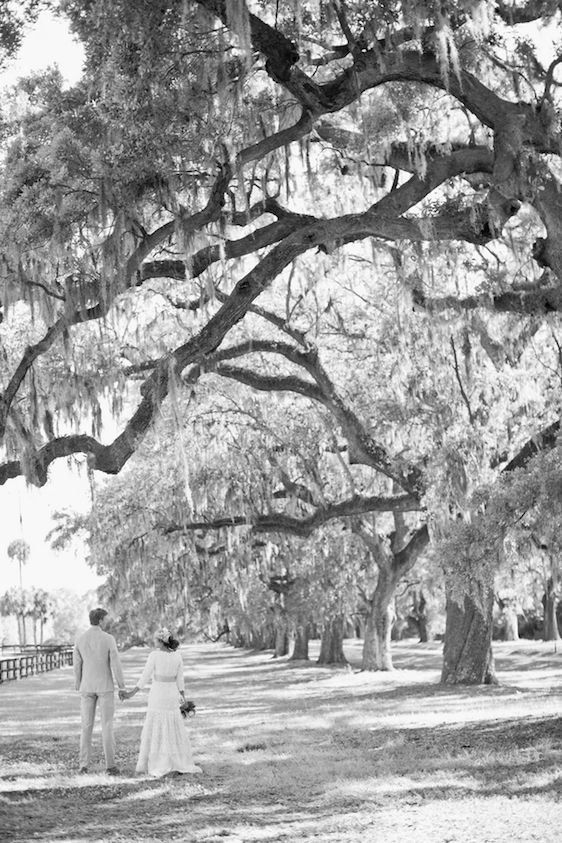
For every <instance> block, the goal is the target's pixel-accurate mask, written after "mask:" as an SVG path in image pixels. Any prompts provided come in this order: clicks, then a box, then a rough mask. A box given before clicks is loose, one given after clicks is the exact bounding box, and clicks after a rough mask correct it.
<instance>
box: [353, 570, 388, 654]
mask: <svg viewBox="0 0 562 843" xmlns="http://www.w3.org/2000/svg"><path fill="white" fill-rule="evenodd" d="M395 587H396V582H395V577H394V576H392V571H391V570H389V569H387V568H385V567H383V565H380V566H379V577H378V580H377V585H376V588H375V591H374V594H373V599H372V600H371V601H370V602H369V604H368V606H367V622H366V624H365V638H364V639H363V658H362V662H361V668H362V670H393V669H394V668H393V664H392V652H391V644H390V641H391V632H392V623H393V620H394V609H393V606H392V601H393V598H394V590H395Z"/></svg>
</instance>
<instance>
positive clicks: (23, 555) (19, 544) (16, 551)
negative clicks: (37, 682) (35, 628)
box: [7, 539, 30, 644]
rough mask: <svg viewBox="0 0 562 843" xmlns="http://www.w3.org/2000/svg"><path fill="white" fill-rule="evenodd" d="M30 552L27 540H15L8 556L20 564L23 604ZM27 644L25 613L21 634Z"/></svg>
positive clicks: (22, 640)
mask: <svg viewBox="0 0 562 843" xmlns="http://www.w3.org/2000/svg"><path fill="white" fill-rule="evenodd" d="M29 551H30V547H29V545H28V543H27V542H26V541H25V539H14V540H13V541H11V542H10V544H9V545H8V550H7V553H8V556H9V558H10V559H17V561H18V564H19V573H20V597H21V603H22V604H23V602H24V594H23V566H24V565H25V563H26V562H27V560H28V559H29ZM18 622H19V615H18ZM25 643H26V631H25V613H24V614H23V616H22V630H21V632H20V644H25Z"/></svg>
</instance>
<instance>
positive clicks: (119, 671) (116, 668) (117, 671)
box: [109, 635, 125, 691]
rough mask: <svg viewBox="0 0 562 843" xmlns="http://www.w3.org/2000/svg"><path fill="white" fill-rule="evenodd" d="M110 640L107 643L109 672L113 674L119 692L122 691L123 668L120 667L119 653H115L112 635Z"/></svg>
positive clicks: (123, 687) (115, 647) (123, 686)
mask: <svg viewBox="0 0 562 843" xmlns="http://www.w3.org/2000/svg"><path fill="white" fill-rule="evenodd" d="M110 638H111V641H110V642H109V663H110V665H111V671H112V673H113V676H114V679H115V681H116V682H117V687H118V688H119V689H120V690H122V691H124V690H125V677H124V676H123V668H122V667H121V661H120V659H119V653H118V652H117V644H116V642H115V638H114V637H113V635H111V636H110Z"/></svg>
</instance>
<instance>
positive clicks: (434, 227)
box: [0, 190, 494, 484]
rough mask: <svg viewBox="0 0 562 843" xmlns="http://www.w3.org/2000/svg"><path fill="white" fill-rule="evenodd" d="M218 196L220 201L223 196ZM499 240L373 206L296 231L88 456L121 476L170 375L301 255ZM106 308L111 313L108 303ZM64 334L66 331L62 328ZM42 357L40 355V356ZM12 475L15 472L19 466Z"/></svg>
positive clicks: (211, 211)
mask: <svg viewBox="0 0 562 843" xmlns="http://www.w3.org/2000/svg"><path fill="white" fill-rule="evenodd" d="M217 195H220V191H218V190H217ZM219 204H220V203H219ZM205 212H206V213H205ZM205 212H199V213H198V214H197V215H194V217H191V218H189V219H188V220H186V221H184V228H188V229H189V230H191V229H192V227H193V230H195V228H196V227H197V226H200V225H201V224H203V222H204V219H207V221H210V220H211V219H212V218H215V215H218V214H219V213H220V209H219V208H218V207H217V200H216V199H213V200H211V199H210V200H209V203H208V205H207V207H206V209H205ZM195 218H196V219H195ZM163 228H164V229H165V228H166V227H165V226H164V227H163ZM161 231H162V230H160V233H159V234H158V236H159V237H162V236H163V235H162V233H161ZM493 236H494V234H493V231H492V230H491V228H490V226H489V224H488V223H487V221H486V220H483V221H480V222H475V217H474V213H473V212H470V211H469V210H467V211H465V212H464V211H463V212H456V213H453V212H452V213H449V214H447V213H444V214H443V215H441V216H435V217H431V218H430V219H428V220H425V221H423V222H422V221H418V220H413V219H405V218H397V219H388V218H386V217H385V216H383V215H382V214H381V215H378V214H377V212H376V206H373V208H371V209H369V210H367V211H366V212H364V213H362V214H347V215H344V216H342V217H336V218H334V219H327V220H323V219H320V220H312V221H310V222H309V223H308V224H304V225H301V226H300V227H299V228H298V229H297V230H296V231H293V232H292V233H290V234H288V235H287V236H286V237H285V238H284V239H283V241H282V242H281V243H279V244H278V245H277V246H274V247H273V248H272V249H271V251H270V252H269V253H268V254H267V255H266V256H265V257H264V258H263V259H262V261H261V262H260V263H259V264H258V265H257V266H256V267H255V268H254V269H253V270H251V271H250V272H249V273H248V274H247V275H246V276H245V277H243V278H242V279H241V280H240V281H239V282H238V284H237V285H236V287H235V289H234V290H233V292H232V293H231V295H230V296H229V297H228V298H227V300H226V301H225V302H224V304H223V305H222V307H221V308H220V309H219V310H218V311H217V313H216V314H214V316H212V317H211V319H210V320H209V322H208V323H207V325H206V326H205V327H204V328H203V329H202V330H201V331H200V333H199V334H198V335H197V336H195V337H193V338H192V339H191V340H189V342H187V343H185V344H184V345H182V346H180V347H179V348H177V349H176V350H175V351H174V352H172V353H171V354H170V355H169V356H167V357H165V358H163V359H162V360H161V361H160V363H159V364H158V365H157V366H156V368H155V370H154V371H153V372H152V373H151V375H150V376H149V377H148V378H147V380H146V381H145V382H144V383H143V386H142V388H141V394H142V396H143V398H142V401H141V402H140V404H139V406H138V408H137V410H136V412H135V413H134V415H133V416H132V418H131V419H130V420H129V422H128V423H127V425H126V427H125V429H124V431H123V432H122V434H121V435H120V436H118V437H117V438H116V439H115V440H114V442H113V443H111V445H107V446H104V447H103V449H102V450H99V449H95V453H94V451H92V449H90V448H89V447H88V449H87V452H88V453H91V456H92V461H93V465H94V467H96V468H99V469H100V470H102V471H105V472H107V473H117V472H118V471H119V470H120V469H121V468H122V467H123V465H124V464H125V462H126V461H127V460H128V459H129V458H130V456H131V455H132V454H133V453H134V451H135V449H136V447H137V445H138V443H139V442H140V440H141V439H142V437H143V436H144V434H145V433H146V431H147V429H148V428H149V426H150V425H151V424H152V421H153V419H154V417H155V414H156V412H157V410H158V408H159V407H160V405H161V404H162V402H163V401H164V399H165V398H166V396H167V394H168V388H169V375H170V371H171V370H174V371H176V372H178V373H179V372H181V371H183V369H184V368H185V367H186V366H187V365H189V364H191V363H194V362H198V361H199V360H202V359H204V358H205V356H206V355H208V354H210V353H212V352H213V351H215V350H216V349H217V347H218V346H219V345H220V343H221V342H222V340H223V338H224V337H225V336H226V334H227V333H228V331H229V330H230V329H231V328H232V327H233V326H234V325H235V324H237V323H238V322H239V321H240V320H241V319H242V318H243V317H244V315H245V313H246V312H247V311H248V309H249V308H250V307H251V306H252V304H253V303H254V300H255V299H256V298H257V297H258V296H259V295H260V293H261V292H263V290H265V289H266V288H267V287H269V285H270V284H271V283H272V281H273V279H274V278H275V277H276V276H277V275H279V273H280V272H282V270H283V269H284V268H285V267H287V266H288V265H289V264H290V263H291V262H292V261H293V260H294V259H295V258H296V257H298V256H299V255H302V254H304V253H305V252H306V251H308V250H310V249H313V248H317V249H321V250H322V251H326V252H331V251H333V250H334V249H335V248H338V247H339V246H342V245H344V244H347V243H351V242H354V241H356V240H361V239H365V238H367V237H380V238H385V239H390V240H395V239H410V240H414V241H425V240H428V239H436V240H441V239H444V240H449V239H457V238H461V239H464V240H469V241H471V242H475V243H482V242H487V241H488V240H490V239H491V238H492V237H493ZM154 242H155V236H153V235H151V241H150V244H148V245H147V244H146V243H144V242H143V243H142V244H141V245H140V246H139V248H138V250H137V253H136V255H137V257H136V260H137V261H138V260H142V256H143V254H145V251H146V250H147V249H148V248H149V246H150V247H151V248H154ZM132 266H133V262H132V259H129V262H128V264H127V271H128V272H129V274H130V273H131V271H132ZM104 307H107V302H106V303H105V304H104ZM77 313H78V315H79V316H80V320H82V319H83V317H82V315H80V311H77ZM60 330H62V327H61V328H60ZM56 336H58V333H57V332H56V331H53V332H52V334H51V335H50V336H49V341H51V342H52V341H54V339H55V338H56ZM43 350H44V349H43ZM39 353H40V352H39V350H38V351H37V354H39ZM36 356H37V355H35V357H34V356H33V355H32V354H30V355H29V358H28V361H27V362H26V365H27V369H26V371H27V370H28V368H29V365H31V362H32V361H33V359H35V358H36ZM22 371H23V369H22ZM20 374H21V373H20ZM20 382H21V381H20ZM54 441H56V440H54ZM75 441H76V451H75V452H76V453H83V452H84V450H83V447H84V446H83V444H82V443H83V442H84V441H85V440H84V438H83V437H81V436H78V437H77V438H75ZM49 444H51V443H49ZM55 454H56V449H54V448H52V447H51V448H47V449H46V450H45V449H40V450H39V451H38V452H37V453H36V454H35V456H34V457H33V459H31V464H30V466H29V468H30V475H29V477H30V479H32V478H33V482H37V483H39V484H43V483H45V482H46V479H47V474H46V468H47V466H48V465H49V463H50V462H51V461H52V459H55V458H56V456H54V455H55ZM10 470H11V471H14V470H15V468H14V465H12V467H11V469H10ZM1 477H2V466H0V479H1ZM6 479H7V478H6Z"/></svg>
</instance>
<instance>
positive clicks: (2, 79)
mask: <svg viewBox="0 0 562 843" xmlns="http://www.w3.org/2000/svg"><path fill="white" fill-rule="evenodd" d="M82 58H83V52H82V48H81V46H80V45H79V44H78V43H77V42H75V41H73V39H72V37H71V35H70V33H69V32H68V28H67V26H66V24H65V23H64V22H63V21H61V20H56V19H54V18H53V17H52V16H51V15H49V14H47V13H43V14H41V15H40V17H39V19H38V21H37V24H36V26H35V27H33V29H32V30H30V31H29V32H28V33H27V35H26V37H25V38H24V41H23V44H22V48H21V50H20V52H19V54H18V56H17V58H16V59H15V60H13V61H12V62H11V63H10V64H9V65H8V66H7V68H6V71H5V72H4V73H2V74H0V87H6V86H9V85H11V84H13V83H14V82H16V81H17V79H18V78H19V77H20V76H25V75H26V74H27V73H29V72H32V71H37V70H42V69H45V68H47V67H49V66H52V65H54V64H56V65H58V67H59V69H60V71H61V73H62V75H63V78H64V79H65V81H66V82H67V83H68V84H72V83H73V82H75V81H76V80H77V79H78V78H79V77H80V73H81V68H82ZM89 502H90V489H89V483H88V478H87V476H86V472H85V471H82V472H79V471H77V470H76V469H71V468H70V467H69V466H68V464H67V462H66V461H65V460H58V461H56V462H55V463H53V464H52V465H51V467H50V469H49V481H48V483H47V484H46V485H45V486H44V487H43V488H41V489H38V488H35V487H32V486H29V487H28V486H27V485H26V482H25V480H24V479H23V478H21V477H20V478H16V479H15V480H9V481H8V482H7V483H6V484H5V485H4V486H0V594H1V593H3V592H4V591H5V590H6V589H7V588H9V587H11V586H15V585H18V584H19V573H18V564H17V562H13V561H12V560H10V559H9V557H8V555H7V553H6V549H7V546H8V545H9V543H10V542H11V541H13V540H14V539H19V538H23V539H25V540H26V541H27V542H28V543H29V545H30V547H31V553H30V558H29V560H28V562H27V564H26V565H25V567H24V570H23V585H24V588H31V587H33V586H35V587H37V588H45V589H47V590H51V591H54V590H55V589H59V588H67V589H69V590H71V591H75V592H76V593H77V594H82V593H84V592H85V591H89V590H90V589H92V588H95V587H96V586H97V585H99V584H100V583H101V582H102V579H101V578H100V577H98V576H96V574H95V573H94V572H93V571H92V569H91V568H90V567H89V566H88V565H87V564H86V562H85V549H84V547H83V546H81V545H79V544H77V545H76V547H73V548H69V549H68V550H66V551H61V552H55V551H53V550H51V548H50V546H49V543H48V542H47V541H46V538H45V536H46V534H47V533H48V532H49V530H50V529H51V528H52V526H53V522H52V513H53V512H54V511H55V510H60V509H68V510H74V511H80V512H86V511H87V510H88V508H89Z"/></svg>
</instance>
